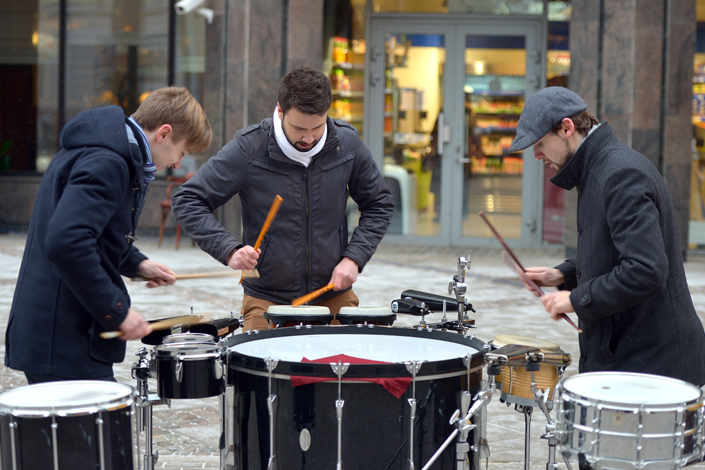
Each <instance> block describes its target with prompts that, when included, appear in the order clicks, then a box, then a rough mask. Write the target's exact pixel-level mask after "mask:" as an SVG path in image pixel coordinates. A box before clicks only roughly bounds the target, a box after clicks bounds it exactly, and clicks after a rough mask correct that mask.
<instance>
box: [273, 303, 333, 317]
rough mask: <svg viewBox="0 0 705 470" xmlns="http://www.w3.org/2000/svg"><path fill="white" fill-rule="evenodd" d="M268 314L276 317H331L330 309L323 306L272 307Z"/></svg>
mask: <svg viewBox="0 0 705 470" xmlns="http://www.w3.org/2000/svg"><path fill="white" fill-rule="evenodd" d="M267 313H268V314H270V315H272V316H275V315H299V316H316V315H330V309H329V308H328V307H324V306H323V305H304V306H301V307H294V306H293V305H270V306H269V308H268V309H267Z"/></svg>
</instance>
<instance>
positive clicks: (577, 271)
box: [575, 268, 582, 279]
mask: <svg viewBox="0 0 705 470" xmlns="http://www.w3.org/2000/svg"><path fill="white" fill-rule="evenodd" d="M580 276H582V273H581V272H580V268H577V269H576V270H575V277H577V278H578V279H580Z"/></svg>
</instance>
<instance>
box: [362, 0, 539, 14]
mask: <svg viewBox="0 0 705 470" xmlns="http://www.w3.org/2000/svg"><path fill="white" fill-rule="evenodd" d="M543 4H544V1H543V0H490V1H488V0H373V1H372V11H373V12H375V13H384V12H399V13H472V14H475V15H542V14H543Z"/></svg>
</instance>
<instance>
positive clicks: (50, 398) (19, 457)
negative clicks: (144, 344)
mask: <svg viewBox="0 0 705 470" xmlns="http://www.w3.org/2000/svg"><path fill="white" fill-rule="evenodd" d="M135 397H136V393H135V391H134V390H133V389H132V387H130V386H128V385H122V384H118V383H114V382H104V381H97V380H72V381H64V382H48V383H40V384H34V385H27V386H24V387H19V388H15V389H12V390H8V391H7V392H4V393H2V394H0V445H1V448H2V455H1V456H0V463H2V468H5V469H8V470H14V469H16V470H37V469H55V468H60V469H88V468H95V469H105V470H132V469H133V468H134V462H133V455H132V451H133V449H132V418H131V412H132V405H133V402H134V400H135Z"/></svg>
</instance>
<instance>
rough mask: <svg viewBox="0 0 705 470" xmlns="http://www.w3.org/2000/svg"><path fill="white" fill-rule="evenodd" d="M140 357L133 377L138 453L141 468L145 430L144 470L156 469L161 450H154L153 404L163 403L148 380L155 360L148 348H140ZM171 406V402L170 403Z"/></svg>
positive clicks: (138, 354) (133, 367)
mask: <svg viewBox="0 0 705 470" xmlns="http://www.w3.org/2000/svg"><path fill="white" fill-rule="evenodd" d="M135 355H136V356H137V357H138V358H139V359H138V360H137V362H135V363H134V364H132V378H133V379H136V380H137V399H136V400H135V403H136V406H137V408H138V410H137V433H136V435H137V454H138V468H141V461H140V460H139V450H140V443H139V433H140V432H144V442H145V444H144V445H145V452H144V457H143V458H144V470H154V468H155V465H156V464H157V460H158V459H159V451H155V452H154V453H153V452H152V450H153V449H152V441H153V439H152V432H153V431H152V405H155V404H160V403H163V402H162V401H161V399H160V398H159V395H157V394H156V393H149V384H148V382H147V380H148V379H149V378H150V377H153V376H154V374H153V372H154V371H153V367H152V366H153V364H154V362H153V361H150V360H149V359H148V358H147V349H146V348H140V349H139V350H138V351H137V353H136V354H135ZM168 405H169V406H170V407H171V402H169V403H168Z"/></svg>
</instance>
